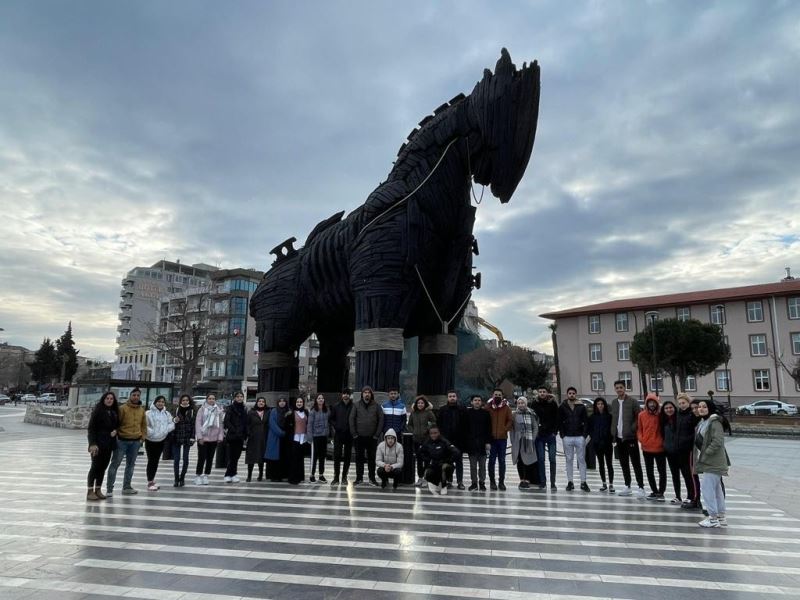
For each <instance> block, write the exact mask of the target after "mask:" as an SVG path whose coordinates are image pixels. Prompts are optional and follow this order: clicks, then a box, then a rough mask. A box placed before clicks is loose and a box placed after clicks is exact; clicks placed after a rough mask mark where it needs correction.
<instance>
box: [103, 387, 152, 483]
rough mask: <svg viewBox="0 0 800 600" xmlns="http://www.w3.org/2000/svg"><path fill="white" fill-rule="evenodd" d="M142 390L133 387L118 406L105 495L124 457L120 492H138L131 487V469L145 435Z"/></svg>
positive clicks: (145, 425)
mask: <svg viewBox="0 0 800 600" xmlns="http://www.w3.org/2000/svg"><path fill="white" fill-rule="evenodd" d="M141 397H142V391H141V390H140V389H139V388H138V387H137V388H133V391H131V394H130V396H129V397H128V402H126V403H125V404H123V405H122V406H120V407H119V427H118V428H117V448H116V450H114V458H113V459H112V460H111V464H110V465H109V467H108V475H107V476H106V496H107V497H109V498H110V497H111V495H112V494H113V492H114V482H115V481H116V480H117V469H119V466H120V464H122V459H123V458H124V459H125V474H124V476H123V479H122V493H123V494H125V495H126V496H128V495H133V494H138V493H139V492H138V491H136V490H135V489H133V487H132V486H131V482H132V481H133V469H134V467H135V466H136V458H137V456H138V455H139V447H140V446H141V445H142V442H144V438H145V436H146V435H147V417H146V416H145V410H144V407H143V406H142V400H141Z"/></svg>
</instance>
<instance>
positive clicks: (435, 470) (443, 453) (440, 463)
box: [420, 425, 459, 496]
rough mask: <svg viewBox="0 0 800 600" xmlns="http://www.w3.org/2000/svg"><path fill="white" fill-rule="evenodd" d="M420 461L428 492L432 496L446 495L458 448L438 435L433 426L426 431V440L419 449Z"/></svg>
mask: <svg viewBox="0 0 800 600" xmlns="http://www.w3.org/2000/svg"><path fill="white" fill-rule="evenodd" d="M420 452H421V454H422V460H423V461H424V463H425V481H427V482H428V490H430V492H431V494H433V495H434V496H435V495H436V494H441V495H442V496H445V495H447V484H448V483H450V481H451V480H452V478H453V470H454V469H455V467H454V466H453V461H454V459H455V456H456V455H457V454H458V452H459V451H458V448H456V447H455V446H453V444H451V443H450V442H448V441H447V440H446V439H445V438H443V437H442V436H441V434H440V433H439V428H438V427H437V426H435V425H434V426H433V427H431V428H430V430H429V431H428V439H427V440H425V443H424V444H422V448H421V449H420Z"/></svg>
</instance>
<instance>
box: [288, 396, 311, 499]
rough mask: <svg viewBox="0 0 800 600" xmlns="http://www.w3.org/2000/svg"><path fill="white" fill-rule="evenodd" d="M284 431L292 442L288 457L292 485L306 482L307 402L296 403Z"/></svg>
mask: <svg viewBox="0 0 800 600" xmlns="http://www.w3.org/2000/svg"><path fill="white" fill-rule="evenodd" d="M284 430H285V431H286V435H287V436H288V437H289V438H290V439H291V440H292V446H291V448H290V450H289V456H288V468H287V471H288V477H287V480H288V481H289V483H290V484H292V485H297V484H298V483H301V482H303V481H305V478H306V476H305V465H304V464H303V446H304V445H305V444H306V443H307V441H308V439H307V435H306V434H307V432H308V411H306V403H305V400H304V399H303V398H302V396H301V397H298V398H296V399H295V401H294V410H291V411H289V412H287V413H286V417H285V418H284Z"/></svg>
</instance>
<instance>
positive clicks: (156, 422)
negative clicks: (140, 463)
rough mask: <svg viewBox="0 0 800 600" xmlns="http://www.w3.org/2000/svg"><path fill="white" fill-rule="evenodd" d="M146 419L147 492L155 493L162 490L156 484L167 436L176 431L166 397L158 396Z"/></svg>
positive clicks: (146, 414)
mask: <svg viewBox="0 0 800 600" xmlns="http://www.w3.org/2000/svg"><path fill="white" fill-rule="evenodd" d="M145 417H146V418H147V437H146V438H145V440H144V449H145V451H146V453H147V491H148V492H155V491H157V490H158V489H159V488H160V486H159V485H158V484H157V483H156V472H157V471H158V463H159V462H160V461H161V453H162V452H164V444H165V443H166V441H167V436H168V435H169V434H170V432H171V431H172V430H173V429H175V423H174V422H173V420H172V419H173V417H172V415H171V414H170V413H169V411H168V410H167V399H166V398H165V397H164V396H156V399H155V400H154V401H153V407H152V408H151V409H150V410H148V411H147V412H146V413H145Z"/></svg>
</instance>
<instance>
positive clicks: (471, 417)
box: [464, 394, 492, 492]
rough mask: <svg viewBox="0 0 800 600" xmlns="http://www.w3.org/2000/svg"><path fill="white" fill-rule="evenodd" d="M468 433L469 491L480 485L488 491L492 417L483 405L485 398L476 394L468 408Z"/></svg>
mask: <svg viewBox="0 0 800 600" xmlns="http://www.w3.org/2000/svg"><path fill="white" fill-rule="evenodd" d="M466 423H467V434H466V438H465V444H464V445H465V448H464V449H465V451H466V452H467V455H468V456H469V476H470V486H469V491H470V492H472V491H475V490H476V489H478V488H479V487H480V490H481V491H482V492H485V491H486V455H487V454H489V449H490V448H491V441H492V419H491V417H490V416H489V413H488V412H487V411H486V410H485V409H484V407H483V398H481V397H480V396H479V395H477V394H476V395H475V396H473V397H472V399H471V400H470V406H469V408H467V410H466Z"/></svg>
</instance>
